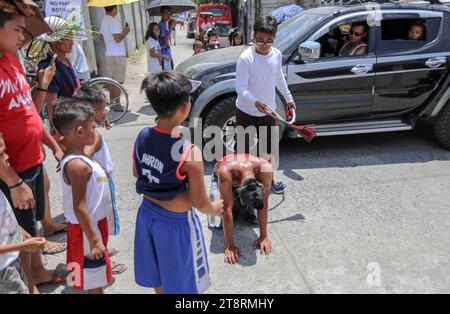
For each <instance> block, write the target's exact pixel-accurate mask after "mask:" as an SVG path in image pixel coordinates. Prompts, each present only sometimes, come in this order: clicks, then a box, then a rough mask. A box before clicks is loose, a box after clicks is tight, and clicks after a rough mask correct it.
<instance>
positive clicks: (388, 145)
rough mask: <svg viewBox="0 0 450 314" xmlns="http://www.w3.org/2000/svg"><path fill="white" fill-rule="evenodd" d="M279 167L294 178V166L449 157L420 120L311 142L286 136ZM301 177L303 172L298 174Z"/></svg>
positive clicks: (374, 163)
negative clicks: (410, 127)
mask: <svg viewBox="0 0 450 314" xmlns="http://www.w3.org/2000/svg"><path fill="white" fill-rule="evenodd" d="M279 155H280V164H279V167H278V169H279V170H284V174H285V175H286V176H288V177H290V178H293V177H292V176H291V175H292V173H290V171H291V170H292V169H317V168H344V167H358V166H372V165H382V164H398V163H425V162H429V161H435V160H450V152H449V151H447V150H445V149H444V148H442V147H441V146H439V145H438V144H437V143H436V142H435V140H434V137H433V133H432V128H431V126H430V124H429V123H428V122H426V121H421V122H420V123H419V124H418V125H417V128H416V129H415V130H414V131H408V132H391V133H378V134H359V135H346V136H333V137H318V138H316V139H314V141H313V142H312V143H306V142H305V141H302V140H297V139H290V138H284V139H283V140H282V142H281V143H280V152H279ZM299 177H300V176H299Z"/></svg>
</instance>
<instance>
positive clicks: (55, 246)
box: [42, 241, 67, 254]
mask: <svg viewBox="0 0 450 314" xmlns="http://www.w3.org/2000/svg"><path fill="white" fill-rule="evenodd" d="M66 249H67V244H66V243H59V242H53V241H47V242H46V243H45V244H44V249H43V250H42V254H58V253H62V252H64V251H65V250H66Z"/></svg>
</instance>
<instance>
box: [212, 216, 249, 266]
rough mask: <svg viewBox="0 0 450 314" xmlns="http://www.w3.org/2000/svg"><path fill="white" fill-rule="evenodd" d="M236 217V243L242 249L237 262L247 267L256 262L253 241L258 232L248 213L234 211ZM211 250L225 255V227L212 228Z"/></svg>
mask: <svg viewBox="0 0 450 314" xmlns="http://www.w3.org/2000/svg"><path fill="white" fill-rule="evenodd" d="M233 215H234V216H233V218H234V233H233V238H234V244H235V245H236V246H237V247H238V248H239V249H240V250H241V252H242V256H241V257H240V259H239V262H238V263H237V264H239V265H241V266H244V267H247V266H253V265H255V264H256V250H253V247H252V246H253V242H254V241H255V240H256V239H257V238H258V234H257V233H256V232H255V230H254V229H253V228H255V227H256V228H257V225H256V224H252V222H251V219H250V217H249V216H248V215H247V214H246V213H236V212H235V213H233ZM211 231H212V237H211V245H210V252H211V254H221V255H222V256H223V255H224V252H225V238H224V233H223V229H216V228H212V229H211Z"/></svg>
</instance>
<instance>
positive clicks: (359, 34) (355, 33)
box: [350, 31, 364, 37]
mask: <svg viewBox="0 0 450 314" xmlns="http://www.w3.org/2000/svg"><path fill="white" fill-rule="evenodd" d="M363 34H364V33H358V32H354V31H350V35H355V36H356V37H359V36H362V35H363Z"/></svg>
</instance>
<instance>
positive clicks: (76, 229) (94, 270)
mask: <svg viewBox="0 0 450 314" xmlns="http://www.w3.org/2000/svg"><path fill="white" fill-rule="evenodd" d="M93 227H94V230H95V232H96V233H97V235H98V237H99V238H101V239H102V241H103V245H104V246H105V247H106V248H107V244H108V233H109V231H108V221H107V219H106V218H103V219H101V220H99V221H98V222H97V223H96V224H94V226H93ZM90 251H91V250H90V245H89V241H88V239H87V237H86V235H85V234H84V233H83V230H82V229H81V226H80V225H79V224H71V223H69V224H68V225H67V260H66V263H67V264H66V267H67V269H68V270H70V271H73V272H72V278H71V283H72V284H73V288H75V289H79V290H90V289H96V288H102V287H106V286H107V285H109V284H110V283H111V282H112V271H111V261H110V259H109V256H108V252H105V254H104V256H103V258H102V259H100V260H94V259H92V258H90V255H91V252H90Z"/></svg>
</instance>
